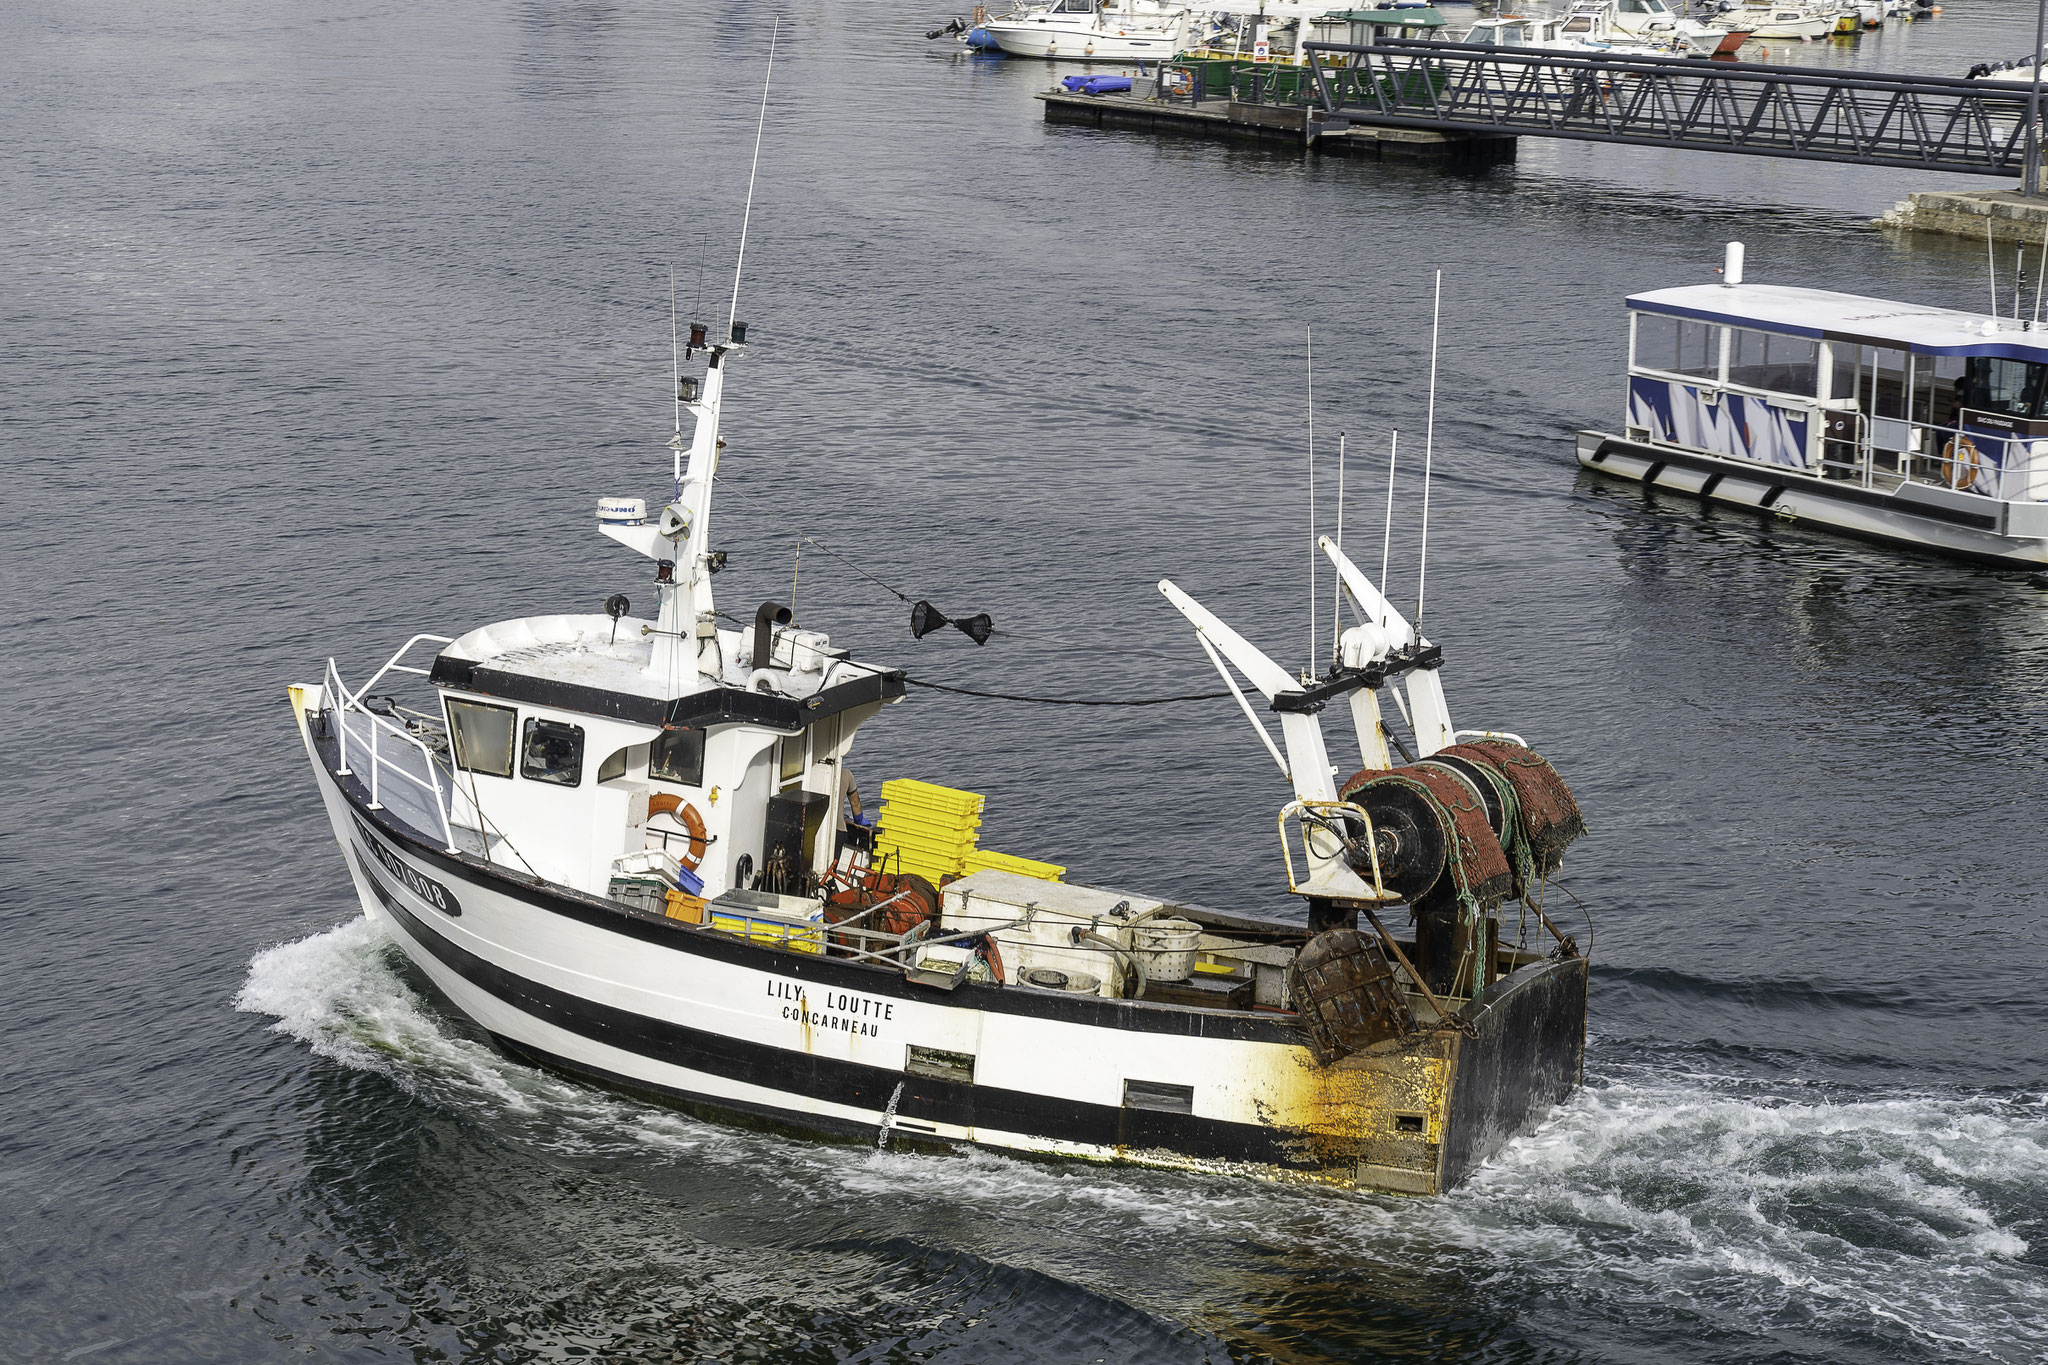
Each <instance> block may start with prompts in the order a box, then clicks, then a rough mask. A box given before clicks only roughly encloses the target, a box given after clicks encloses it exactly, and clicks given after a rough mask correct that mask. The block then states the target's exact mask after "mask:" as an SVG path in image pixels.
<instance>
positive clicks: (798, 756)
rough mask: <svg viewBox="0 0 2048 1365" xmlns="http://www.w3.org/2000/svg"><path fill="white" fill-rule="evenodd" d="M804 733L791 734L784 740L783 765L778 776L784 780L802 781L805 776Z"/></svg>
mask: <svg viewBox="0 0 2048 1365" xmlns="http://www.w3.org/2000/svg"><path fill="white" fill-rule="evenodd" d="M805 738H806V737H805V736H803V735H791V736H790V737H789V738H788V739H785V740H783V741H782V765H781V769H780V771H779V772H778V774H777V775H778V776H779V777H780V779H781V780H782V781H784V782H801V781H802V780H803V776H804V739H805Z"/></svg>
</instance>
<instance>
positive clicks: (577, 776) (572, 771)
mask: <svg viewBox="0 0 2048 1365" xmlns="http://www.w3.org/2000/svg"><path fill="white" fill-rule="evenodd" d="M519 775H520V776H521V777H524V778H528V779H530V780H531V781H534V782H553V783H555V784H556V785H557V786H562V787H573V786H575V785H576V784H577V783H578V782H581V781H582V780H583V727H582V726H580V725H571V724H569V723H568V722H566V721H560V720H542V719H541V718H540V717H538V716H531V717H528V719H527V722H526V742H525V743H523V744H521V745H520V746H519Z"/></svg>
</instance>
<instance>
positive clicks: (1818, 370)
mask: <svg viewBox="0 0 2048 1365" xmlns="http://www.w3.org/2000/svg"><path fill="white" fill-rule="evenodd" d="M1742 268H1743V255H1742V250H1741V244H1740V243H1732V244H1731V245H1730V248H1729V253H1728V259H1727V263H1726V264H1725V265H1724V267H1723V275H1722V281H1721V283H1719V284H1709V285H1690V286H1682V287H1679V288H1675V289H1660V290H1655V291H1652V292H1650V293H1646V294H1637V295H1634V296H1632V297H1630V298H1629V300H1628V309H1629V370H1628V375H1629V379H1628V407H1627V414H1626V416H1625V418H1624V420H1623V423H1622V428H1621V430H1620V432H1618V433H1613V432H1601V431H1582V432H1580V433H1579V437H1578V457H1579V462H1580V463H1581V464H1583V465H1585V466H1586V467H1587V468H1588V469H1593V470H1597V471H1599V472H1600V473H1603V474H1609V475H1614V476H1617V477H1620V478H1625V479H1634V480H1638V481H1640V482H1642V483H1645V484H1648V485H1651V486H1653V487H1655V488H1657V489H1659V490H1666V491H1671V492H1678V493H1684V494H1688V495H1690V496H1694V497H1699V498H1703V499H1709V500H1712V501H1715V502H1723V503H1732V504H1735V505H1737V506H1742V507H1750V508H1755V509H1758V510H1760V511H1763V512H1766V513H1769V514H1770V515H1772V516H1774V517H1776V518H1779V519H1782V520H1786V521H1796V522H1800V523H1803V524H1807V525H1812V526H1819V527H1824V528H1827V529H1832V530H1837V531H1843V532H1847V533H1849V534H1852V535H1858V536H1863V537H1866V538H1870V539H1875V540H1884V541H1890V542H1893V543H1896V544H1903V545H1911V546H1916V547H1919V548H1922V549H1929V550H1936V551H1940V552H1942V553H1946V554H1950V555H1955V556H1958V557H1961V558H1967V559H1973V560H1978V561H1981V562H1986V563H1992V564H2002V565H2010V566H2012V567H2015V568H2034V567H2037V566H2039V565H2042V564H2048V334H2044V333H2042V332H2041V331H2039V330H2037V329H2036V328H2035V327H2034V326H2033V324H2032V322H2031V321H2023V320H2021V319H2020V318H2018V317H2017V316H2015V317H2010V318H2006V317H1994V316H1989V315H1986V314H1982V313H1970V312H1964V311H1961V310H1957V309H1949V308H1927V307H1920V306H1915V305H1911V304H1904V303H1898V302H1894V301H1892V300H1888V299H1874V298H1865V297H1862V296H1858V295H1852V294H1838V293H1833V292H1831V291H1827V290H1819V289H1801V288H1791V287H1785V286H1778V285H1755V284H1745V283H1744V282H1743V279H1742ZM2020 306H2021V303H2020V301H2017V300H2016V301H2015V308H2014V312H2015V314H2017V313H2018V312H2019V308H2020ZM2035 306H2036V307H2038V306H2039V305H2038V301H2036V303H2035Z"/></svg>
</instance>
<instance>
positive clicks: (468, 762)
mask: <svg viewBox="0 0 2048 1365" xmlns="http://www.w3.org/2000/svg"><path fill="white" fill-rule="evenodd" d="M518 715H519V713H518V712H516V711H514V710H513V709H512V708H511V707H509V706H490V705H487V704H485V703H484V702H480V701H457V700H456V699H455V698H454V697H450V698H448V735H449V738H450V739H451V740H453V741H454V745H455V766H456V767H458V768H461V769H462V770H464V771H465V772H472V773H486V774H488V775H489V776H491V777H510V776H512V724H513V722H514V721H515V720H517V719H518Z"/></svg>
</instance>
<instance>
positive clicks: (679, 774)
mask: <svg viewBox="0 0 2048 1365" xmlns="http://www.w3.org/2000/svg"><path fill="white" fill-rule="evenodd" d="M647 775H648V776H649V777H652V778H655V779H656V780H658V781H661V782H680V783H682V784H683V785H684V786H685V787H701V786H703V785H704V732H703V731H702V730H664V731H662V732H661V738H659V739H657V740H655V741H654V744H653V746H652V747H651V748H650V749H649V751H648V754H647Z"/></svg>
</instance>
